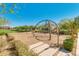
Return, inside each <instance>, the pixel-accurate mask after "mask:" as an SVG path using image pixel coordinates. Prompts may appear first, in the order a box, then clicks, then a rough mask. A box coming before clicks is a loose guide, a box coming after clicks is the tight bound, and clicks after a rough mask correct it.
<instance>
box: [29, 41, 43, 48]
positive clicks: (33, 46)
mask: <svg viewBox="0 0 79 59" xmlns="http://www.w3.org/2000/svg"><path fill="white" fill-rule="evenodd" d="M42 44H44V43H43V42H38V43H35V44H33V45H30V46H29V50H31V49H33V48H35V47H37V46H40V45H42Z"/></svg>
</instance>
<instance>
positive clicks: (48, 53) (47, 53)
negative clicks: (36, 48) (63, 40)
mask: <svg viewBox="0 0 79 59" xmlns="http://www.w3.org/2000/svg"><path fill="white" fill-rule="evenodd" d="M58 50H59V48H49V49H47V50H45V51H44V52H42V53H41V54H39V56H52V55H54V54H55V53H56V52H57V51H58Z"/></svg>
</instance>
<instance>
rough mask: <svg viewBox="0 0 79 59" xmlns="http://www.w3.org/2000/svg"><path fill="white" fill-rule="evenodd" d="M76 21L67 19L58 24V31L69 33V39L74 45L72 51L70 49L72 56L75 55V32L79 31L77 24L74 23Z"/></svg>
mask: <svg viewBox="0 0 79 59" xmlns="http://www.w3.org/2000/svg"><path fill="white" fill-rule="evenodd" d="M76 21H77V20H76V19H67V20H64V21H62V22H61V23H60V30H61V29H65V30H67V31H69V32H70V36H71V39H72V40H73V41H74V44H73V49H72V53H73V54H74V55H76V53H75V52H76V41H77V40H76V38H77V31H78V29H79V27H78V24H79V23H78V22H76Z"/></svg>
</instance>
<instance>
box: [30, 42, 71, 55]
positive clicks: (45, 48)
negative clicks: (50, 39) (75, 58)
mask: <svg viewBox="0 0 79 59" xmlns="http://www.w3.org/2000/svg"><path fill="white" fill-rule="evenodd" d="M30 50H32V51H33V52H34V53H36V54H37V55H38V56H72V54H71V53H68V52H67V51H66V50H64V49H60V48H59V47H50V46H49V45H48V44H45V43H43V42H38V43H35V44H33V45H30V46H29V51H30Z"/></svg>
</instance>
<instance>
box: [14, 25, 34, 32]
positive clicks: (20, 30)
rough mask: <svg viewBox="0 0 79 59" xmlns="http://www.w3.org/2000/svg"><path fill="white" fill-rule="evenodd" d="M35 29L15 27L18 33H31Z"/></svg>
mask: <svg viewBox="0 0 79 59" xmlns="http://www.w3.org/2000/svg"><path fill="white" fill-rule="evenodd" d="M32 28H33V26H18V27H15V28H14V29H15V31H18V32H29V31H31V30H32Z"/></svg>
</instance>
